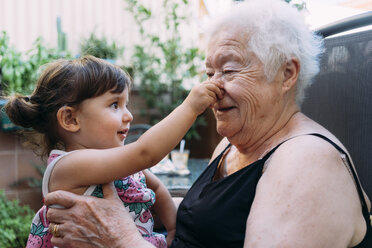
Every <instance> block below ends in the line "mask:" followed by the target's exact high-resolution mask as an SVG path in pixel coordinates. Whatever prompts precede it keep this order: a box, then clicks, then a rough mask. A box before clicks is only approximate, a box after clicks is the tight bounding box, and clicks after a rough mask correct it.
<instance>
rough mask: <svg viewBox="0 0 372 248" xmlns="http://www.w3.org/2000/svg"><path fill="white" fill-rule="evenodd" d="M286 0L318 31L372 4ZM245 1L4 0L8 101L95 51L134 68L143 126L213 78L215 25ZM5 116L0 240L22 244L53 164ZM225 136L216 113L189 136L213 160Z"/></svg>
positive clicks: (0, 5)
mask: <svg viewBox="0 0 372 248" xmlns="http://www.w3.org/2000/svg"><path fill="white" fill-rule="evenodd" d="M285 1H286V2H288V3H289V4H292V5H294V6H295V7H296V8H298V9H299V11H301V12H303V13H304V15H306V20H307V22H308V23H309V25H310V26H311V27H312V28H313V29H316V28H319V27H321V26H323V25H325V24H328V23H331V22H334V21H336V20H340V19H342V18H345V17H349V16H353V15H356V14H359V13H363V12H366V11H370V10H372V1H370V0H303V1H301V0H299V1H297V0H292V1H291V0H285ZM236 2H238V1H233V0H188V1H187V0H0V108H1V107H2V106H4V104H5V103H6V100H5V99H4V98H3V97H4V96H7V95H9V94H13V93H22V94H25V95H28V94H30V93H31V92H32V89H33V87H34V85H35V82H36V79H37V77H38V75H39V72H40V69H39V68H40V67H41V66H42V65H43V64H45V63H47V62H49V61H51V60H54V59H57V58H75V57H79V56H82V55H85V54H91V55H94V56H97V57H100V58H103V59H106V60H108V61H110V62H112V63H115V64H117V65H119V66H120V67H122V68H123V69H125V70H127V71H128V72H129V73H130V74H131V76H132V78H133V81H134V87H133V90H132V92H131V95H130V105H129V109H130V110H131V112H132V113H133V115H134V121H133V124H143V123H145V124H149V125H153V124H155V123H156V122H158V121H159V120H160V119H162V118H164V117H165V116H166V115H167V114H168V113H169V112H170V111H172V110H173V109H174V108H175V106H177V105H179V104H180V103H181V102H182V100H183V99H184V98H185V97H186V95H187V93H188V91H189V89H190V88H191V87H192V86H193V85H195V84H196V83H199V82H201V81H203V80H204V79H205V75H204V65H203V61H204V49H205V45H206V44H205V43H206V41H205V37H204V35H203V33H204V31H205V28H206V24H207V23H208V20H209V19H210V18H211V17H213V16H215V15H218V14H219V13H220V12H221V11H222V10H226V9H228V8H229V7H230V6H232V5H233V4H235V3H236ZM2 96H3V97H2ZM0 120H1V128H0V247H22V242H24V241H23V240H22V238H19V237H18V236H17V235H21V234H22V233H24V235H27V234H28V232H29V226H28V225H26V227H24V224H23V223H24V221H26V222H27V221H29V222H30V220H29V219H27V218H23V217H22V216H25V215H29V216H33V211H35V210H37V209H39V207H40V206H41V203H42V200H41V190H40V186H41V178H42V174H43V171H44V169H45V162H44V161H41V160H40V159H39V158H38V157H36V156H35V155H34V154H33V153H32V151H31V150H29V149H28V148H27V147H24V146H23V144H22V141H21V140H20V138H19V136H18V135H17V131H18V130H20V128H19V127H16V126H14V125H13V124H12V123H11V122H10V121H9V119H8V118H7V116H6V115H5V113H4V112H3V111H2V112H1V119H0ZM220 139H221V137H220V136H219V135H218V134H217V133H216V131H215V121H214V118H213V114H212V113H211V112H210V111H206V112H205V113H204V114H203V115H202V116H200V117H199V118H198V120H197V121H196V123H195V124H194V126H193V127H192V128H191V130H190V131H189V132H188V133H187V135H186V136H185V140H186V149H189V150H190V158H197V159H207V158H209V157H210V156H211V154H212V152H213V149H214V147H215V146H216V144H217V143H218V142H219V140H220ZM5 196H6V197H5ZM7 199H11V200H17V201H18V202H17V203H14V205H12V204H13V203H11V202H10V201H8V200H7ZM19 205H20V206H28V207H29V208H28V210H25V209H23V208H19V207H18V206H19ZM5 210H7V211H5ZM9 213H11V214H13V215H10V214H9ZM4 216H5V217H4ZM12 216H13V217H12ZM16 216H21V217H22V218H23V219H24V220H22V218H20V219H19V218H18V217H16ZM4 223H6V224H4ZM2 225H3V226H2ZM4 225H7V227H9V228H8V229H7V228H5V227H4ZM14 230H17V231H14ZM17 233H18V234H17ZM14 240H16V241H14ZM17 240H18V241H17ZM12 242H13V243H12ZM17 242H18V243H17ZM20 244H21V245H20Z"/></svg>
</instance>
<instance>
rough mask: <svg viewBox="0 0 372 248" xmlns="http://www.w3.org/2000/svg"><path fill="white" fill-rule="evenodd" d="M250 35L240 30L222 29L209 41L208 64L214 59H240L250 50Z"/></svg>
mask: <svg viewBox="0 0 372 248" xmlns="http://www.w3.org/2000/svg"><path fill="white" fill-rule="evenodd" d="M247 37H248V36H247V35H244V34H242V32H239V30H226V29H225V30H221V31H219V32H217V33H215V34H214V35H213V36H212V37H211V38H210V40H209V42H208V47H207V54H206V55H207V56H206V65H208V64H210V63H211V62H212V61H214V60H218V61H221V60H223V61H226V60H239V59H241V57H242V56H243V55H244V54H246V53H247V52H248V49H247V48H248V38H247Z"/></svg>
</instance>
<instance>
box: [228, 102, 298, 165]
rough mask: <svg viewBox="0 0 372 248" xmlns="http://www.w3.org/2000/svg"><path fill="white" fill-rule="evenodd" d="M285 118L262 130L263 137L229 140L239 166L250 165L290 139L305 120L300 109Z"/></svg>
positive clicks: (294, 110)
mask: <svg viewBox="0 0 372 248" xmlns="http://www.w3.org/2000/svg"><path fill="white" fill-rule="evenodd" d="M289 113H290V114H287V115H285V116H281V117H280V118H279V119H278V120H277V121H276V122H275V123H273V125H271V126H270V127H269V128H267V130H262V131H261V135H257V133H256V134H255V135H254V136H252V137H248V138H247V140H246V142H241V143H240V142H234V139H231V140H230V139H229V141H230V143H231V144H232V145H233V149H232V153H236V154H235V155H234V156H235V157H236V159H234V160H236V161H240V162H239V164H250V163H252V162H254V161H256V160H257V159H259V158H261V157H263V156H264V154H266V152H267V151H269V150H271V149H272V148H273V147H275V146H276V145H277V144H279V143H280V142H282V141H284V140H286V139H288V138H290V137H291V136H292V135H293V133H294V132H296V130H297V129H298V126H299V123H300V122H301V120H303V117H304V115H303V114H302V113H301V112H300V111H299V109H298V108H296V109H293V111H291V112H289Z"/></svg>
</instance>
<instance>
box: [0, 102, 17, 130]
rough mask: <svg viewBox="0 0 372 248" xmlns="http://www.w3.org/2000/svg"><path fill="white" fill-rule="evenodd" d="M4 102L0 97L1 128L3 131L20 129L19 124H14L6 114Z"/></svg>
mask: <svg viewBox="0 0 372 248" xmlns="http://www.w3.org/2000/svg"><path fill="white" fill-rule="evenodd" d="M5 104H6V100H5V99H0V121H1V126H0V128H1V130H3V131H4V132H11V131H16V130H20V129H22V128H21V127H19V126H16V125H15V124H14V123H13V122H12V121H11V120H10V119H9V117H8V116H7V115H6V113H5V110H4V109H3V108H4V106H5Z"/></svg>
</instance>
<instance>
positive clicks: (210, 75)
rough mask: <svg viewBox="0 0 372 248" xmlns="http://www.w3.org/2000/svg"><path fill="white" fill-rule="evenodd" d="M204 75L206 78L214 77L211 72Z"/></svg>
mask: <svg viewBox="0 0 372 248" xmlns="http://www.w3.org/2000/svg"><path fill="white" fill-rule="evenodd" d="M206 74H207V76H208V78H211V77H213V75H214V73H212V72H207V73H206Z"/></svg>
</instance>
